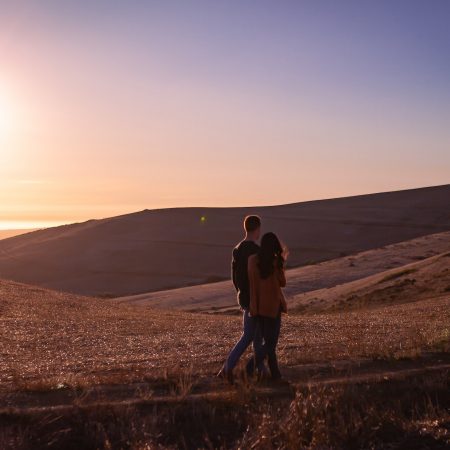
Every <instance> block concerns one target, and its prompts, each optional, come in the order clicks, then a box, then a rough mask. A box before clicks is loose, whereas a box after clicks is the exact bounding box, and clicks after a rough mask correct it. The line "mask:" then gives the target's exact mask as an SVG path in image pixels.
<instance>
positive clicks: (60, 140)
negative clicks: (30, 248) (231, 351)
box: [0, 0, 450, 229]
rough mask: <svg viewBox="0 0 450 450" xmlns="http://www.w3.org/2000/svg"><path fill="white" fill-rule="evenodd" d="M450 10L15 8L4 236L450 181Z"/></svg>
mask: <svg viewBox="0 0 450 450" xmlns="http://www.w3.org/2000/svg"><path fill="white" fill-rule="evenodd" d="M449 22H450V2H449V1H447V0H430V1H425V0H423V1H415V0H407V1H403V0H395V1H392V0H389V1H380V0H378V1H366V0H358V1H352V0H346V1H341V2H336V1H325V0H311V1H306V0H305V1H301V0H297V1H275V0H273V1H266V0H253V1H250V0H239V1H235V0H228V1H222V0H214V1H212V0H210V1H191V0H183V1H172V0H163V1H151V0H148V1H144V0H141V1H137V0H127V1H125V0H123V1H116V0H108V1H106V0H105V1H100V0H89V1H81V0H78V1H71V0H64V1H61V0H53V1H50V0H40V1H39V2H38V1H13V0H11V1H4V0H0V229H2V228H3V229H7V228H35V227H41V226H49V225H53V224H58V223H68V222H73V221H82V220H87V219H90V218H101V217H108V216H113V215H117V214H122V213H127V212H132V211H137V210H142V209H145V208H149V209H151V208H165V207H178V206H250V205H273V204H283V203H292V202H298V201H306V200H314V199H323V198H334V197H342V196H348V195H357V194H365V193H371V192H381V191H391V190H398V189H407V188H414V187H422V186H430V185H439V184H447V183H449V182H450V58H449V55H450V27H449V26H448V23H449Z"/></svg>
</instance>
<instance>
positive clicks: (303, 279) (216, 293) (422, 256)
mask: <svg viewBox="0 0 450 450" xmlns="http://www.w3.org/2000/svg"><path fill="white" fill-rule="evenodd" d="M448 252H450V231H448V232H444V233H437V234H433V235H428V236H422V237H420V238H416V239H411V240H409V241H405V242H400V243H397V244H391V245H388V246H384V247H382V248H378V249H373V250H367V251H365V252H360V253H357V254H355V255H351V256H345V257H341V258H336V259H333V260H330V261H324V262H322V263H318V264H312V265H308V266H304V267H298V268H294V269H290V270H288V271H287V275H286V276H287V280H288V284H287V287H286V288H285V294H286V297H287V300H288V304H289V307H290V309H292V307H294V311H297V312H302V313H303V312H305V311H322V310H328V309H331V310H334V309H335V306H334V303H333V299H334V298H335V297H336V298H337V297H339V296H338V294H337V293H342V295H341V296H340V297H339V298H338V300H337V301H336V302H337V303H338V301H339V300H343V301H344V300H345V301H347V300H346V297H345V296H346V295H347V296H349V295H350V294H352V293H353V292H352V291H353V290H355V289H357V288H358V289H359V288H362V287H363V286H366V284H367V283H368V286H371V287H372V288H374V289H373V290H374V291H375V290H376V289H375V288H378V287H380V286H378V284H377V283H378V281H379V280H381V279H383V278H385V277H388V278H389V277H392V278H390V280H388V281H390V282H391V283H388V284H389V285H390V284H396V286H397V288H398V284H397V282H402V283H404V281H402V277H401V275H400V276H399V277H398V280H397V276H396V274H398V273H400V274H402V272H403V271H404V270H406V272H405V273H404V274H405V275H408V273H412V272H409V270H413V271H414V272H417V273H416V274H415V279H416V281H417V280H418V277H419V278H420V277H421V275H426V276H425V278H424V279H423V280H420V281H419V282H418V283H416V282H414V283H413V286H407V285H408V282H406V284H405V285H404V288H405V291H404V292H403V289H397V290H398V293H399V294H402V296H401V297H402V299H403V300H402V299H400V297H398V298H397V297H396V296H394V298H395V299H396V301H397V300H398V301H400V302H402V301H405V297H408V295H409V297H410V301H415V300H417V299H420V298H425V297H427V296H434V295H435V294H436V292H437V294H439V293H442V292H444V293H445V292H447V293H448V295H449V296H450V291H445V289H446V288H447V287H450V270H448V271H445V269H446V266H450V262H449V259H448V258H444V257H440V255H441V256H442V255H446V254H448ZM436 258H437V259H436ZM415 264H416V265H417V268H416V267H415ZM410 266H411V268H410V269H408V267H410ZM441 266H442V268H441ZM416 269H417V270H416ZM434 273H436V278H433V277H434V276H435V275H434ZM428 275H429V276H428ZM430 277H431V278H430ZM404 278H405V279H408V277H406V276H405V277H404ZM365 280H368V282H367V283H366V281H365ZM371 280H374V281H373V282H372V281H371ZM371 283H372V284H371ZM381 287H382V288H383V289H384V291H383V292H384V293H386V296H385V297H389V296H390V295H394V293H390V292H388V291H389V288H388V285H387V284H384V285H383V286H381ZM407 287H408V289H406V288H407ZM395 289H396V288H394V290H395ZM411 289H413V290H414V292H411ZM417 289H419V292H416V291H417ZM435 291H436V292H435ZM364 292H365V298H366V303H367V302H368V301H369V300H368V299H369V298H370V294H372V293H374V292H372V291H370V290H368V291H367V292H366V291H364ZM374 294H375V293H374ZM388 294H389V295H388ZM419 294H420V295H419ZM379 297H380V296H379ZM383 298H384V297H383ZM356 299H358V300H359V303H357V302H356ZM112 301H113V302H117V303H124V304H130V305H146V306H150V307H152V308H161V309H178V310H185V311H191V312H232V311H236V310H237V303H236V298H235V293H234V288H233V286H232V284H231V282H230V281H224V282H221V283H213V284H205V285H200V286H190V287H185V288H179V289H172V290H167V291H160V292H149V293H146V294H139V295H132V296H125V297H119V298H116V299H114V300H112ZM361 301H362V299H361V298H360V297H359V296H356V297H355V298H354V301H353V306H356V305H357V304H360V303H361ZM388 303H389V302H388ZM376 304H377V303H376ZM341 306H342V305H341ZM344 306H345V307H347V308H350V307H351V306H352V303H350V304H348V303H345V305H344ZM365 306H370V305H365Z"/></svg>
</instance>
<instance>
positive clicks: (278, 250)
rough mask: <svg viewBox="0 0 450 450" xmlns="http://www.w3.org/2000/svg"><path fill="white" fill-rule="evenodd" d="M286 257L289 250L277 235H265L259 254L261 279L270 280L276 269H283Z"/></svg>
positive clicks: (270, 233)
mask: <svg viewBox="0 0 450 450" xmlns="http://www.w3.org/2000/svg"><path fill="white" fill-rule="evenodd" d="M286 256H287V249H286V247H283V245H282V244H281V242H280V240H279V239H278V237H277V235H276V234H275V233H272V232H269V233H266V234H264V236H263V237H262V238H261V247H260V249H259V252H258V267H259V273H260V275H261V278H264V279H265V278H268V277H269V276H270V275H271V274H272V273H273V271H274V269H275V267H278V268H279V269H282V268H283V266H284V263H285V261H286Z"/></svg>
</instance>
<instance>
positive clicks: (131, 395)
mask: <svg viewBox="0 0 450 450" xmlns="http://www.w3.org/2000/svg"><path fill="white" fill-rule="evenodd" d="M442 258H444V257H442ZM425 261H426V260H424V261H423V262H425ZM419 263H422V262H419ZM449 305H450V293H448V292H441V293H440V294H439V295H434V296H433V297H432V298H418V299H417V301H414V300H413V299H410V301H409V302H408V303H403V302H401V303H399V304H396V303H390V302H388V303H387V304H382V303H379V302H377V304H376V308H367V307H366V305H362V306H361V307H353V308H350V309H349V310H346V309H345V308H340V309H337V310H335V311H334V310H333V311H331V310H330V311H314V310H311V311H310V312H309V313H308V314H298V313H297V312H296V310H295V308H294V311H293V313H292V314H290V315H288V316H285V317H284V320H283V325H282V335H281V340H280V345H279V359H280V365H281V369H282V372H283V374H284V377H285V379H286V381H285V382H284V383H282V384H277V385H273V384H270V383H269V384H266V383H258V382H256V381H254V380H246V379H245V377H242V378H240V377H239V376H238V381H237V383H236V385H235V386H228V385H227V384H226V383H224V382H223V381H220V380H218V379H217V378H216V377H215V376H214V374H215V373H216V372H217V370H218V369H219V368H220V366H221V364H222V362H223V360H224V358H225V356H226V354H227V352H228V351H229V349H230V348H231V346H232V345H233V344H234V342H235V341H236V339H237V338H238V336H239V334H240V319H239V318H238V317H237V316H235V315H234V316H233V315H232V316H228V315H223V314H219V315H218V314H194V313H187V312H180V311H168V310H160V309H159V310H157V309H151V308H148V307H145V306H140V307H135V306H130V305H128V304H119V303H110V302H108V301H105V300H102V299H98V298H89V297H79V296H75V295H72V294H67V293H61V292H55V291H50V290H46V289H42V288H37V287H33V286H28V285H24V284H20V283H14V282H10V281H1V282H0V325H1V326H0V358H1V359H0V360H1V366H0V402H1V403H0V405H1V410H0V446H1V447H2V448H5V449H9V448H11V449H12V448H24V449H25V448H49V447H50V448H135V449H144V448H264V449H265V448H287V449H288V448H330V447H332V448H370V447H371V448H381V447H384V446H385V445H391V446H392V448H424V446H425V445H426V446H427V448H444V447H445V446H446V445H450V436H449V431H448V430H449V427H450V419H449V407H450V398H449V392H450V390H449V388H450V384H449V383H450V379H449V373H450V355H449V350H450V307H449ZM412 443H415V444H414V445H416V447H413V446H412Z"/></svg>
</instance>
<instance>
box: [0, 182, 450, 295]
mask: <svg viewBox="0 0 450 450" xmlns="http://www.w3.org/2000/svg"><path fill="white" fill-rule="evenodd" d="M449 198H450V185H445V186H438V187H430V188H423V189H414V190H406V191H398V192H388V193H381V194H372V195H362V196H357V197H348V198H340V199H332V200H323V201H314V202H305V203H296V204H290V205H283V206H272V207H256V208H178V209H164V210H152V211H149V210H145V211H141V212H138V213H134V214H128V215H123V216H118V217H113V218H109V219H102V220H92V221H88V222H85V223H79V224H73V225H67V226H62V227H56V228H49V229H46V230H40V231H35V232H33V233H28V234H25V235H21V236H17V237H13V238H10V239H5V240H1V241H0V277H2V278H6V279H12V280H16V281H21V282H26V283H30V284H36V285H40V286H44V287H50V288H54V289H61V290H64V291H69V292H74V293H81V294H89V295H107V294H109V295H128V294H133V293H139V292H148V291H156V290H162V289H169V288H175V287H180V286H186V285H189V284H202V283H206V282H210V281H217V280H220V279H225V278H228V276H229V258H230V251H231V248H232V246H233V245H234V243H236V242H237V241H238V240H239V239H240V238H241V236H242V233H241V221H242V218H243V216H244V215H246V214H249V213H257V214H260V215H261V216H262V218H263V221H264V230H265V231H269V230H271V231H275V232H277V233H279V235H280V236H281V237H282V238H283V239H284V240H285V241H286V243H287V244H288V245H289V247H290V251H291V253H290V260H289V264H290V265H291V266H298V265H301V264H305V263H307V262H318V261H323V260H328V259H333V258H336V257H338V256H342V255H343V254H350V253H356V252H360V251H364V250H368V249H373V248H377V247H381V246H383V245H387V244H391V243H394V242H400V241H404V240H407V239H411V238H414V237H418V236H423V235H426V234H431V233H436V232H439V231H446V230H448V229H450V208H449V207H448V206H449ZM202 216H204V217H206V220H203V221H202V220H200V219H201V217H202ZM264 230H263V231H264Z"/></svg>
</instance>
